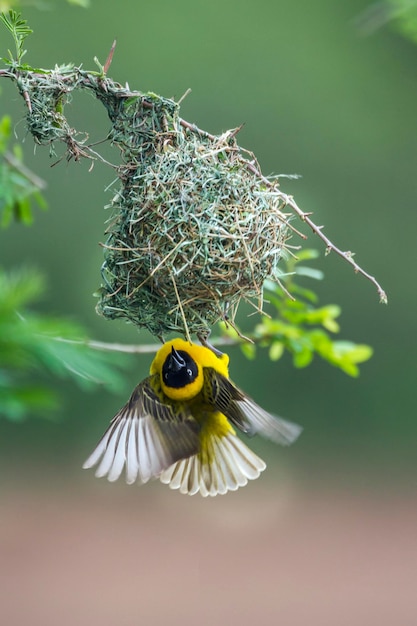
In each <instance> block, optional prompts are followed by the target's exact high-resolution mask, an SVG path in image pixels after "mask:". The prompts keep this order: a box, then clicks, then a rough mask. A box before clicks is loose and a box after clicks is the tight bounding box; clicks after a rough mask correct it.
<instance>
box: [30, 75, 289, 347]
mask: <svg viewBox="0 0 417 626" xmlns="http://www.w3.org/2000/svg"><path fill="white" fill-rule="evenodd" d="M18 87H19V89H20V91H21V93H22V95H24V97H25V99H26V100H27V101H30V107H29V112H28V115H27V122H28V128H29V130H30V132H31V133H32V135H33V136H34V138H35V140H36V141H37V142H38V143H41V144H48V145H50V149H51V150H52V151H53V143H54V142H55V141H62V142H64V143H65V144H66V147H67V158H74V159H76V160H78V159H79V158H80V157H83V156H86V152H85V151H84V146H83V144H84V141H83V139H82V138H81V137H80V136H79V133H77V131H75V130H74V129H72V128H71V126H70V125H69V124H68V121H67V120H66V118H65V116H64V114H63V110H64V104H65V103H66V102H67V101H68V99H69V97H70V93H71V92H72V91H73V90H74V89H77V88H78V87H83V88H86V89H89V90H92V91H93V92H94V93H95V95H96V97H97V98H98V99H99V100H100V101H101V102H102V103H103V105H104V106H105V107H106V109H107V112H108V115H109V117H110V120H111V122H112V128H111V132H110V139H111V141H112V142H113V144H115V145H116V146H118V147H119V149H120V151H121V153H122V159H123V165H122V166H121V167H119V168H118V178H119V180H120V182H121V185H120V188H119V190H118V191H117V193H116V195H115V197H114V199H113V201H112V203H111V208H112V217H111V219H110V220H109V226H108V229H107V240H106V242H105V244H103V245H104V248H105V253H104V256H105V261H104V264H103V268H102V277H103V284H102V287H101V289H100V290H99V298H100V299H99V302H98V305H97V310H98V312H99V313H100V314H101V315H103V316H105V317H107V318H110V319H114V318H126V319H128V320H130V321H131V322H133V323H134V324H135V325H137V326H139V327H146V328H147V329H148V330H149V331H150V332H151V333H152V334H154V335H156V336H157V337H160V338H163V337H164V336H165V335H166V334H167V333H170V332H175V333H180V334H183V335H185V336H188V337H189V336H190V334H193V333H195V334H197V335H198V336H200V337H202V336H206V335H207V334H208V333H209V332H210V327H211V326H212V325H213V324H214V323H215V322H216V321H218V320H220V319H223V320H229V321H230V322H231V323H232V324H233V321H234V317H235V314H236V310H237V307H238V304H239V302H240V301H241V300H242V299H243V300H246V301H249V302H252V303H253V304H254V306H255V307H256V308H258V309H259V310H261V309H262V288H263V283H264V281H265V279H266V278H267V277H274V276H275V272H276V268H277V264H278V261H279V259H280V256H281V254H282V251H283V249H284V246H285V240H286V238H287V234H288V229H287V216H286V215H285V214H284V213H283V212H282V211H283V209H284V202H283V200H282V197H283V196H282V194H281V193H280V191H279V189H278V185H277V184H271V181H267V180H266V179H263V178H262V177H261V175H260V174H259V168H258V166H257V164H256V162H254V161H249V160H247V159H246V158H244V153H243V152H242V150H241V149H240V148H239V146H238V144H237V142H236V137H235V135H236V132H237V131H229V132H227V133H224V134H223V135H221V136H219V137H216V136H213V135H210V134H208V133H205V132H203V131H200V130H198V129H196V128H194V127H192V126H191V125H190V124H187V123H185V122H183V121H182V120H181V119H180V118H179V105H178V104H177V103H175V102H174V101H173V100H169V99H165V98H162V97H160V96H156V95H155V94H151V93H149V94H141V93H140V92H130V91H129V89H128V88H124V87H122V86H121V85H119V84H117V83H114V82H112V81H99V80H95V79H94V77H91V76H90V75H89V74H88V73H85V72H82V71H81V70H79V69H77V68H73V67H72V66H61V67H59V68H56V70H54V71H53V72H50V73H48V74H46V75H44V74H42V73H38V74H36V73H35V74H31V75H29V74H28V75H26V74H25V75H23V76H22V77H20V78H19V80H18ZM252 157H253V155H251V158H252Z"/></svg>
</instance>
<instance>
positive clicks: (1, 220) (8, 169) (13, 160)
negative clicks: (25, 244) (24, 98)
mask: <svg viewBox="0 0 417 626" xmlns="http://www.w3.org/2000/svg"><path fill="white" fill-rule="evenodd" d="M11 139H12V121H11V118H10V117H9V116H8V115H5V116H4V117H3V118H1V119H0V226H1V227H3V228H4V227H6V226H8V225H9V224H10V223H11V221H12V220H15V221H17V222H20V223H22V224H25V225H29V224H31V223H32V221H33V212H32V205H33V203H36V204H37V206H38V207H39V208H40V209H46V207H47V205H46V201H45V199H44V198H43V196H42V194H41V190H42V189H44V187H45V183H44V182H43V180H41V179H40V178H38V177H37V176H36V175H35V174H34V173H33V172H31V171H30V170H29V169H28V168H27V167H26V166H25V165H24V163H23V156H22V149H21V147H20V146H19V145H17V144H15V145H12V146H10V142H11Z"/></svg>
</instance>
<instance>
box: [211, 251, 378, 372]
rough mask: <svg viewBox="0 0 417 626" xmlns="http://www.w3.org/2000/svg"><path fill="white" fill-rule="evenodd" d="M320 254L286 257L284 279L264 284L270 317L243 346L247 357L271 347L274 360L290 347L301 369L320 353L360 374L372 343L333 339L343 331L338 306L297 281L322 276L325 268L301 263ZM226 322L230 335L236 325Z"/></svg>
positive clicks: (232, 333) (334, 362) (370, 352)
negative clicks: (323, 300) (324, 301)
mask: <svg viewBox="0 0 417 626" xmlns="http://www.w3.org/2000/svg"><path fill="white" fill-rule="evenodd" d="M317 256H318V252H317V250H309V249H305V250H301V251H300V252H299V253H298V255H297V257H290V258H288V259H287V262H286V265H287V267H286V273H285V275H283V276H282V278H281V284H276V283H273V282H272V281H268V282H267V283H266V285H265V298H266V299H267V300H268V301H269V303H270V316H269V317H268V316H266V315H263V316H262V318H261V322H260V323H259V324H257V325H256V326H255V329H254V331H253V332H252V333H250V334H249V335H248V338H249V339H250V340H251V342H252V343H248V342H240V343H241V349H242V351H243V353H244V354H245V355H246V356H247V357H248V358H254V357H255V355H256V350H257V346H259V347H264V348H267V349H268V352H269V358H270V359H271V360H272V361H277V360H278V359H280V358H281V357H282V356H283V355H284V354H285V352H289V353H290V354H291V356H292V361H293V365H294V366H295V367H297V368H302V367H306V366H307V365H310V363H311V362H312V360H313V358H314V356H315V355H317V356H319V357H321V358H322V359H324V360H325V361H327V362H328V363H330V364H331V365H333V366H335V367H337V368H339V369H341V370H342V371H343V372H345V373H346V374H348V375H349V376H354V377H356V376H358V375H359V367H358V364H359V363H363V362H364V361H367V360H368V359H370V358H371V356H372V352H373V351H372V348H371V347H370V346H368V345H365V344H356V343H354V342H352V341H346V340H336V339H334V338H333V336H332V335H333V334H335V333H338V332H339V330H340V327H339V323H338V322H337V318H338V317H339V316H340V313H341V309H340V307H339V306H337V305H335V304H328V305H325V306H318V297H317V295H316V294H315V292H314V291H312V290H310V289H307V288H305V287H304V286H301V285H299V284H298V282H296V281H297V278H298V277H300V276H308V277H309V278H312V279H316V280H320V279H321V278H323V274H322V272H320V271H318V270H317V269H314V268H311V267H306V266H305V265H303V262H304V261H311V260H313V259H315V258H316V257H317ZM289 294H292V295H293V296H296V299H293V298H292V297H291V296H290V295H289ZM222 326H223V331H224V332H225V333H226V335H227V336H228V337H233V336H235V335H234V331H233V329H230V328H227V326H226V325H225V324H223V325H222Z"/></svg>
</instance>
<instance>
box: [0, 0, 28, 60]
mask: <svg viewBox="0 0 417 626" xmlns="http://www.w3.org/2000/svg"><path fill="white" fill-rule="evenodd" d="M0 21H1V22H3V24H4V25H5V27H6V28H7V30H8V31H9V32H10V33H11V35H12V37H13V40H14V43H15V48H16V59H15V61H16V62H17V63H20V61H21V59H22V57H23V55H24V54H25V52H26V51H25V50H23V43H24V41H25V39H26V37H28V36H29V35H30V34H31V33H32V32H33V31H32V29H31V28H29V26H28V23H27V21H26V20H23V19H22V18H21V14H20V13H17V12H16V11H14V10H13V9H10V10H9V13H8V15H6V14H5V13H1V14H0ZM10 57H11V58H10V62H11V63H14V59H13V58H12V55H10Z"/></svg>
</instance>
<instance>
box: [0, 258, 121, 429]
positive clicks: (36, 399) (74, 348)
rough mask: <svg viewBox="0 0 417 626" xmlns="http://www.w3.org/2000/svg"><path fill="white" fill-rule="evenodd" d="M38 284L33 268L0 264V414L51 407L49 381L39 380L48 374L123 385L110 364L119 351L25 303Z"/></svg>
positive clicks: (54, 400)
mask: <svg viewBox="0 0 417 626" xmlns="http://www.w3.org/2000/svg"><path fill="white" fill-rule="evenodd" d="M43 289H44V282H43V279H42V277H41V276H40V275H39V274H38V273H36V272H34V271H23V270H21V271H19V272H17V271H15V272H11V273H6V272H4V271H2V270H0V293H1V296H2V297H1V300H0V415H3V416H6V417H8V418H9V419H12V420H19V419H22V418H23V417H26V416H28V415H29V414H35V413H37V414H41V415H43V416H45V415H46V414H47V413H48V412H50V411H51V410H53V409H56V408H57V406H58V397H57V394H56V393H55V391H54V390H53V389H51V388H50V387H52V386H53V382H51V380H49V381H48V382H49V385H45V383H44V381H43V380H42V378H46V377H48V374H50V375H52V377H55V378H56V377H58V378H64V377H70V378H72V379H74V380H75V381H76V382H77V383H78V384H79V385H81V386H82V387H83V388H85V389H92V388H95V387H96V386H97V384H102V385H106V386H107V387H109V388H110V389H112V390H113V391H120V390H121V389H123V387H124V383H123V377H122V376H121V375H120V373H119V372H118V370H117V369H116V365H120V364H121V363H122V360H121V359H122V356H121V355H114V354H108V353H103V352H98V351H96V350H93V349H91V348H89V347H88V345H86V340H85V333H84V331H83V330H82V329H81V328H80V327H79V326H77V325H76V324H74V323H73V322H69V321H67V320H64V319H60V318H54V317H51V316H46V315H38V314H36V313H34V312H33V311H31V310H29V309H28V306H29V305H30V304H32V303H33V301H34V300H35V299H37V298H38V297H39V296H40V295H41V293H42V291H43ZM124 360H125V358H124ZM52 381H53V379H52Z"/></svg>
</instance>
